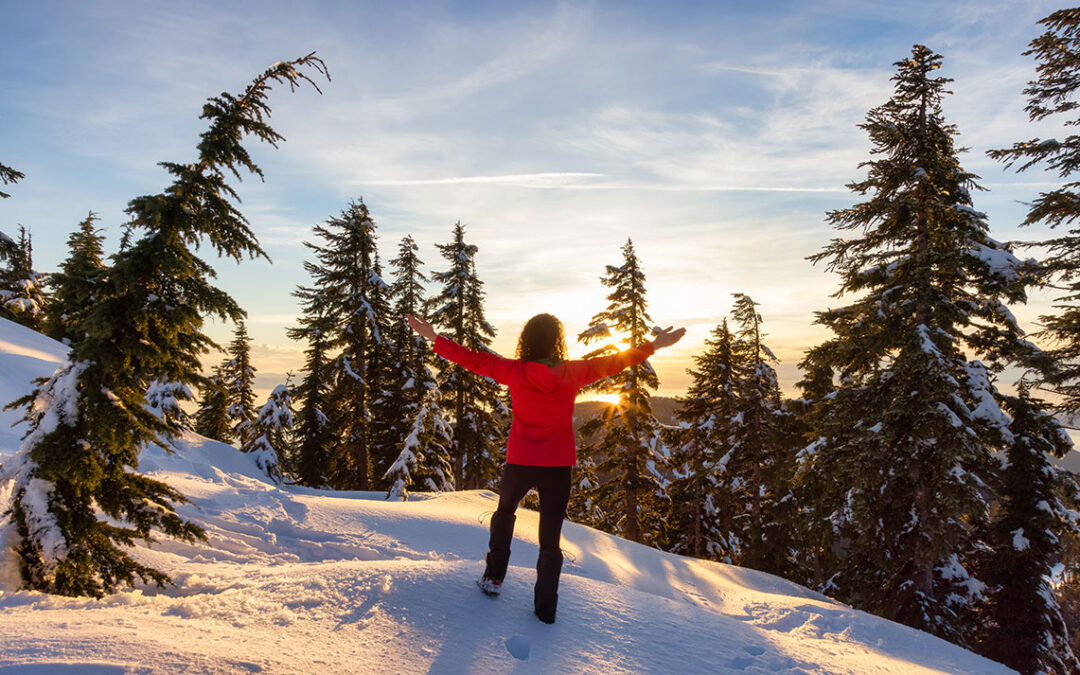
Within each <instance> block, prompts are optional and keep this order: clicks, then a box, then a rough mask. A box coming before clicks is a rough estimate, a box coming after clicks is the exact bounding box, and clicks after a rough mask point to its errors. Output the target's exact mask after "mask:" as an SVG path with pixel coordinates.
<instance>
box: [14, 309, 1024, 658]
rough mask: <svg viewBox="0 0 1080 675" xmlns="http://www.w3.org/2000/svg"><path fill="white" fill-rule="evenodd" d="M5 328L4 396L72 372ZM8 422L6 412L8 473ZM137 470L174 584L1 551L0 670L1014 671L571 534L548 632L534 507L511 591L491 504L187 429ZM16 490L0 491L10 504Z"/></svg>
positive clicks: (142, 551) (740, 574)
mask: <svg viewBox="0 0 1080 675" xmlns="http://www.w3.org/2000/svg"><path fill="white" fill-rule="evenodd" d="M64 358H65V350H64V348H63V346H61V345H59V344H57V343H55V342H53V341H51V340H49V339H47V338H45V337H43V336H41V335H39V334H37V333H34V332H32V331H29V330H26V329H24V328H22V327H20V326H17V325H15V324H12V323H10V322H7V321H4V320H2V319H0V401H3V402H7V401H10V400H12V399H14V398H16V397H17V396H20V395H22V394H24V393H26V392H28V391H29V389H30V386H31V385H30V384H29V382H30V380H31V379H32V378H34V377H38V376H42V375H48V374H51V373H52V371H53V370H54V369H55V368H56V366H57V365H59V364H61V363H63V362H64ZM18 417H19V414H18V413H17V412H13V411H8V412H5V413H0V462H2V461H3V459H4V458H5V457H7V456H10V455H11V454H12V453H14V452H15V450H16V448H17V447H18V440H19V437H20V436H21V430H19V429H11V428H9V425H10V424H11V423H12V422H13V421H15V420H16V419H18ZM177 447H178V452H177V453H176V454H173V455H169V454H166V453H165V452H163V451H162V450H160V449H156V448H155V449H149V450H147V451H146V452H144V453H143V456H142V459H141V464H140V469H141V470H143V471H146V472H148V473H150V474H152V475H154V476H155V477H157V478H160V479H162V480H165V481H167V482H168V483H170V484H172V485H174V486H175V487H177V488H179V489H180V490H181V491H182V492H183V493H184V494H186V495H188V496H189V497H190V498H191V500H192V502H193V503H192V504H191V505H189V506H186V507H183V508H182V509H181V512H182V514H183V515H184V516H185V517H187V518H189V519H192V520H195V521H198V522H199V523H200V524H202V525H203V526H204V527H205V528H206V530H207V532H208V535H209V540H208V541H207V542H206V544H205V545H187V544H180V543H176V542H173V541H161V542H159V543H157V544H155V545H154V546H153V547H151V548H143V547H140V548H138V549H137V555H138V556H139V558H140V559H141V560H144V561H149V562H151V563H152V564H154V565H156V566H158V567H159V568H161V569H164V570H166V571H167V572H168V573H170V574H171V575H172V576H173V578H174V579H175V580H176V583H177V587H176V588H168V589H165V590H159V589H157V588H156V587H153V586H151V587H139V588H135V589H132V590H126V591H123V592H120V593H117V594H115V595H112V596H108V597H106V598H104V599H102V600H92V599H81V598H80V599H72V598H61V597H53V596H48V595H43V594H40V593H34V592H27V591H19V590H16V588H17V577H15V576H14V575H13V574H12V571H13V570H12V566H11V564H10V563H11V557H10V555H9V554H8V552H7V551H5V552H3V554H2V555H3V556H4V557H2V558H0V671H2V672H4V673H8V672H11V673H17V672H34V673H45V672H80V673H83V672H88V673H114V672H115V673H120V672H140V673H141V672H167V673H171V672H183V673H202V672H273V673H301V672H341V673H364V672H403V673H411V672H439V673H456V672H484V673H489V672H494V673H499V672H536V673H579V672H596V673H620V672H657V673H661V672H662V673H674V672H678V673H741V672H746V673H765V672H770V673H771V672H784V673H859V674H865V673H903V674H905V675H907V674H911V673H934V672H946V673H998V672H1011V671H1008V670H1007V669H1006V668H1004V667H1002V666H1000V665H998V664H995V663H993V662H990V661H987V660H985V659H983V658H981V657H979V656H976V655H974V654H972V653H970V652H967V651H964V650H962V649H960V648H958V647H955V646H953V645H950V644H948V643H946V642H944V641H942V640H939V639H937V638H935V637H932V636H930V635H927V634H925V633H921V632H919V631H915V630H912V629H910V628H907V627H905V626H900V625H897V624H894V623H891V622H889V621H885V620H884V619H880V618H877V617H874V616H871V615H869V614H865V613H863V612H858V611H855V610H852V609H850V608H848V607H846V606H844V605H841V604H838V603H836V602H833V601H831V600H829V599H828V598H825V597H824V596H821V595H819V594H817V593H814V592H812V591H809V590H807V589H805V588H803V587H801V586H797V585H795V584H793V583H790V582H787V581H784V580H782V579H779V578H777V577H773V576H770V575H767V574H762V573H760V572H754V571H750V570H745V569H741V568H738V567H733V566H729V565H721V564H716V563H709V562H703V561H699V560H694V559H691V558H684V557H680V556H675V555H671V554H668V553H662V552H660V551H656V550H654V549H650V548H647V547H645V546H641V545H638V544H634V543H631V542H627V541H624V540H622V539H618V538H616V537H612V536H610V535H607V534H603V533H601V532H598V531H596V530H593V529H590V528H587V527H583V526H580V525H577V524H574V523H567V525H566V527H565V529H564V539H563V546H564V549H565V550H566V553H567V562H566V565H565V567H564V570H563V577H562V585H561V589H560V603H559V612H558V621H557V622H556V623H555V624H554V625H551V626H549V625H545V624H543V623H540V622H539V621H538V620H537V619H536V618H535V617H534V616H533V614H532V582H533V579H534V577H535V572H534V571H533V566H534V564H535V560H536V555H537V538H536V528H537V514H536V513H534V512H531V511H524V510H523V511H521V512H519V516H518V528H517V533H516V535H515V540H514V547H513V556H512V559H511V569H510V574H509V576H508V578H507V582H506V584H505V586H504V591H503V593H502V596H501V597H499V598H497V599H492V598H488V597H486V596H484V595H483V594H481V593H480V591H479V590H478V589H477V588H476V586H475V585H474V584H473V580H474V579H475V578H476V577H477V576H478V575H479V574H480V572H481V564H480V562H479V561H480V559H481V558H482V556H483V554H484V551H485V548H486V544H487V530H486V521H487V517H488V516H489V515H490V513H491V512H492V511H493V510H494V508H495V503H496V497H495V495H493V494H492V493H490V492H459V493H451V494H443V495H435V496H431V495H415V496H414V497H415V498H414V500H412V501H409V502H403V503H401V502H386V501H384V500H383V499H382V494H378V493H343V492H330V491H319V490H311V489H306V488H299V487H286V488H279V487H276V486H274V485H273V484H271V483H269V482H267V481H266V480H265V479H264V477H263V476H262V474H261V473H260V471H259V469H258V468H257V467H256V466H255V464H254V462H253V461H251V460H250V458H249V457H247V456H245V455H243V454H242V453H240V452H239V451H237V450H235V449H233V448H232V447H230V446H226V445H223V444H220V443H217V442H214V441H209V440H206V439H204V438H202V437H200V436H197V435H194V434H189V435H187V436H185V437H184V438H183V439H182V440H181V441H180V442H179V443H177ZM5 496H6V492H5V491H4V490H2V489H0V497H5Z"/></svg>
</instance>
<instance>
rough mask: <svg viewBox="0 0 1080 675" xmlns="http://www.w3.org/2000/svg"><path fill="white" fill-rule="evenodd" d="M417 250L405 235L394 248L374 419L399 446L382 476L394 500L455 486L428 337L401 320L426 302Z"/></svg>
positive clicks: (448, 436)
mask: <svg viewBox="0 0 1080 675" xmlns="http://www.w3.org/2000/svg"><path fill="white" fill-rule="evenodd" d="M418 250H419V247H418V246H417V245H416V242H415V241H413V238H412V237H411V236H408V235H407V236H405V237H403V238H402V240H401V243H400V244H399V246H398V256H397V257H396V258H394V259H393V260H391V261H390V264H391V265H392V267H393V270H394V272H393V276H394V281H393V283H392V284H391V286H390V297H391V298H392V299H393V302H394V306H393V311H392V314H391V316H392V323H391V326H390V331H389V333H388V335H387V343H388V351H389V352H390V353H391V354H393V356H394V362H393V364H392V365H391V367H390V372H391V373H392V374H393V379H392V380H391V381H390V382H389V390H388V394H387V395H386V396H385V397H384V400H383V401H382V403H381V405H380V408H382V409H383V410H385V412H384V413H383V414H382V415H380V416H379V419H378V420H377V422H379V423H380V427H378V428H377V432H378V435H379V436H380V437H382V438H385V439H388V440H394V441H395V447H396V448H397V449H398V454H397V456H396V457H395V458H394V459H393V462H392V463H391V464H390V465H389V466H388V467H387V468H386V469H385V470H384V471H383V476H382V479H383V482H384V483H386V484H387V485H388V486H389V490H388V492H387V497H388V498H390V499H396V500H405V499H408V488H410V487H417V488H419V489H421V490H427V491H432V492H436V491H437V492H444V491H449V490H453V489H454V482H453V468H452V462H451V461H450V446H451V443H452V440H453V437H452V432H451V427H450V423H449V422H448V421H447V420H446V419H445V412H444V411H443V409H442V406H441V405H440V396H439V389H438V385H437V383H436V381H435V376H434V375H432V373H431V369H430V368H429V365H430V364H431V363H432V362H433V355H432V352H431V350H430V349H429V348H428V345H427V340H425V339H424V338H422V337H420V335H418V334H417V333H416V332H415V331H414V330H412V329H411V328H409V325H408V322H406V320H405V317H407V316H409V315H410V314H412V315H421V314H424V308H425V307H426V305H427V302H426V298H425V297H424V282H426V281H427V278H426V277H425V275H424V273H423V272H422V271H421V270H420V266H421V265H422V264H423V261H422V260H420V257H419V256H418V255H417V251H418Z"/></svg>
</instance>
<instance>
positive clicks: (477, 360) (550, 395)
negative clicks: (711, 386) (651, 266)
mask: <svg viewBox="0 0 1080 675" xmlns="http://www.w3.org/2000/svg"><path fill="white" fill-rule="evenodd" d="M435 353H436V354H438V355H439V356H442V357H443V358H446V359H449V360H451V361H453V362H454V363H456V364H458V365H460V366H462V367H463V368H466V369H468V370H471V371H472V372H474V373H476V374H477V375H484V376H486V377H490V378H491V379H493V380H495V381H496V382H498V383H499V384H504V385H507V386H509V387H510V398H511V399H512V400H513V402H514V419H513V422H512V423H511V425H510V440H509V441H508V442H507V444H506V461H507V462H509V463H510V464H525V465H528V466H573V465H574V464H577V444H576V443H575V441H574V399H575V398H576V397H577V393H578V390H579V389H581V388H582V387H584V386H585V385H587V384H592V383H593V382H596V381H597V380H600V379H602V378H605V377H608V376H610V375H614V374H615V373H618V372H619V371H621V370H623V369H624V368H629V367H630V366H633V365H636V364H638V363H641V362H642V361H644V360H645V359H647V358H649V357H650V356H652V355H653V353H654V350H653V346H652V344H650V343H645V344H643V345H641V346H639V347H634V348H633V349H628V350H626V351H624V352H620V353H618V354H614V355H612V356H602V357H600V358H596V359H584V360H581V361H564V362H563V363H560V364H559V365H557V366H546V365H544V364H542V363H537V362H535V361H517V360H514V359H504V358H503V357H501V356H499V355H497V354H486V353H483V352H475V351H473V350H471V349H466V348H465V347H462V346H461V345H459V344H458V343H456V342H454V341H453V340H448V339H446V338H444V337H442V336H439V337H438V338H436V340H435Z"/></svg>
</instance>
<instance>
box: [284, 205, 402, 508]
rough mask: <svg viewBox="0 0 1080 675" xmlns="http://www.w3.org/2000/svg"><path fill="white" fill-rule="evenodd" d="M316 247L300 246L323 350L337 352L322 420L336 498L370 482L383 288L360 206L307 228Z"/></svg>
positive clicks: (371, 223)
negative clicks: (327, 336)
mask: <svg viewBox="0 0 1080 675" xmlns="http://www.w3.org/2000/svg"><path fill="white" fill-rule="evenodd" d="M314 232H315V234H316V235H317V236H318V237H319V238H320V239H322V242H323V243H322V244H313V243H311V242H304V245H305V246H307V247H308V248H309V249H311V250H312V251H313V252H314V253H315V258H316V261H317V262H314V263H311V262H309V263H305V268H306V269H307V270H308V273H309V274H311V278H312V286H313V288H315V289H318V293H319V295H320V298H319V306H320V308H321V310H322V312H321V313H322V314H324V315H326V316H329V317H334V318H335V321H336V325H335V328H334V332H333V333H332V334H331V335H332V342H331V343H330V344H331V346H332V347H334V348H340V349H341V352H340V354H338V356H337V358H335V359H334V360H333V362H332V363H331V366H330V382H331V383H332V393H331V395H330V398H329V402H332V405H331V406H330V407H329V408H328V409H326V410H325V411H324V412H326V414H327V415H328V416H329V418H330V422H331V425H332V427H333V434H334V436H335V437H336V439H337V441H336V443H335V444H334V446H333V447H332V448H331V451H330V466H329V471H330V473H329V475H328V479H329V483H330V485H331V486H333V487H335V488H337V489H339V490H367V489H369V488H370V478H371V447H372V434H371V421H372V410H371V404H372V401H373V400H374V395H375V394H376V393H379V392H381V388H380V386H381V383H380V382H378V374H377V373H378V370H377V368H375V367H374V364H373V358H372V351H373V349H374V347H375V345H376V344H379V343H381V342H382V341H383V335H384V334H385V332H386V331H385V328H386V316H385V315H384V314H382V313H381V311H380V310H381V307H380V302H379V301H378V299H379V296H380V294H382V293H384V292H385V289H386V283H385V282H384V281H383V280H382V277H380V276H379V274H378V270H377V260H376V255H377V251H376V236H375V220H374V219H373V218H372V217H371V213H370V212H369V211H368V207H367V205H366V204H364V202H363V200H360V201H358V202H351V203H350V204H349V206H348V208H346V209H345V210H344V211H342V212H341V215H339V216H337V217H334V218H330V219H329V220H327V221H326V223H325V224H323V225H316V226H315V227H314Z"/></svg>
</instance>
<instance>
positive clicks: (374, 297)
mask: <svg viewBox="0 0 1080 675" xmlns="http://www.w3.org/2000/svg"><path fill="white" fill-rule="evenodd" d="M373 268H374V270H375V276H376V277H378V278H379V279H382V278H383V270H382V262H381V260H380V257H379V252H378V250H377V249H376V251H375V261H374V265H373ZM392 293H393V289H392V285H389V284H386V283H382V284H374V285H373V286H372V289H371V308H372V313H373V315H374V316H376V317H377V318H378V328H379V335H380V337H381V338H382V339H380V340H372V341H371V344H370V347H369V349H368V357H367V358H368V382H369V398H370V401H371V403H370V405H369V407H370V409H371V425H370V427H369V432H370V438H371V441H370V445H369V447H370V450H369V452H368V454H369V458H370V462H371V484H370V487H371V489H374V490H383V489H386V488H387V487H389V483H387V482H386V481H387V479H386V471H387V469H389V468H390V465H391V464H392V463H393V462H394V460H395V458H396V457H397V456H398V453H399V452H400V451H401V436H399V435H397V429H394V428H392V427H393V421H394V420H397V419H400V418H401V414H402V411H401V409H400V407H399V406H398V405H397V404H398V401H397V400H395V399H396V398H397V396H396V395H397V390H396V387H395V384H396V383H399V382H400V383H402V384H403V383H404V382H401V381H400V380H399V379H398V378H399V377H400V375H401V372H400V370H399V367H398V366H399V363H398V358H399V353H398V352H397V351H396V349H395V346H394V345H392V344H391V342H390V334H391V333H392V332H393V325H394V322H395V321H396V316H397V315H395V314H394V312H393V308H392V303H393V297H392Z"/></svg>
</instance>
